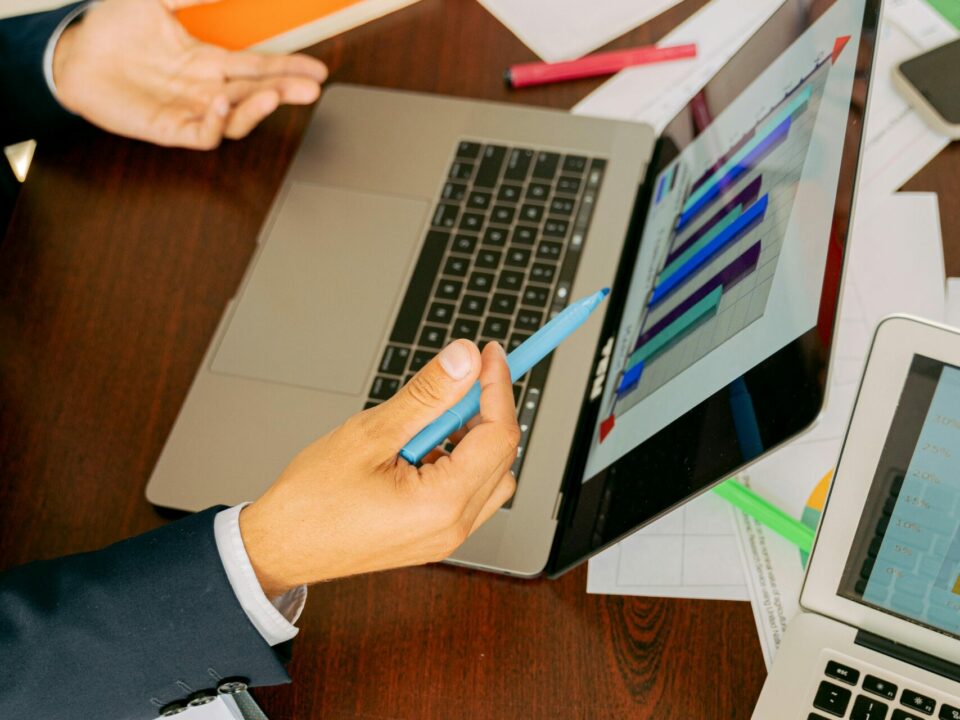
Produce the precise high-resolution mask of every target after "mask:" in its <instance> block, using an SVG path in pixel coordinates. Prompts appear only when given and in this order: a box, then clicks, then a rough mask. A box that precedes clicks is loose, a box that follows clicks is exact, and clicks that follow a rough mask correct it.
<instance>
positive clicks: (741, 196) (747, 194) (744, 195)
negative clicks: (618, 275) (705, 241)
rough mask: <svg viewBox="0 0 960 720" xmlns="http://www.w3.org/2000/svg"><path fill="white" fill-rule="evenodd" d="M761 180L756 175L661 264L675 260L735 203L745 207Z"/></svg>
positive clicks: (755, 193)
mask: <svg viewBox="0 0 960 720" xmlns="http://www.w3.org/2000/svg"><path fill="white" fill-rule="evenodd" d="M762 181H763V175H757V177H755V178H754V179H753V180H752V181H751V182H750V184H749V185H747V186H746V187H745V188H744V189H743V190H741V191H740V192H739V193H737V196H736V197H735V198H733V199H732V200H730V201H729V202H728V203H727V204H726V205H724V206H723V207H722V208H720V209H719V210H718V211H717V212H716V214H715V215H714V216H713V217H711V218H710V219H709V220H707V221H706V222H705V223H704V224H703V225H701V226H700V227H699V228H697V230H696V231H695V232H693V233H692V234H691V235H690V237H688V238H687V239H686V240H684V241H683V243H682V244H680V245H678V246H677V247H675V248H674V249H673V250H671V251H670V254H669V255H667V259H666V260H665V261H664V263H663V265H664V267H666V266H667V265H669V264H670V263H672V262H673V261H674V260H676V259H677V258H678V257H679V256H680V255H682V254H683V253H684V252H685V251H686V249H687V248H688V247H690V246H691V245H693V244H694V243H695V242H696V241H697V240H699V239H700V238H701V237H703V236H704V235H705V234H706V233H708V232H710V229H711V228H712V227H713V226H714V225H716V224H717V223H718V222H720V221H721V220H723V218H724V216H725V215H726V214H727V213H728V212H730V211H731V210H733V209H734V208H735V207H736V206H737V205H741V204H742V205H743V206H744V207H747V206H748V205H750V203H752V202H753V201H754V200H756V199H757V195H759V194H760V185H761V183H762Z"/></svg>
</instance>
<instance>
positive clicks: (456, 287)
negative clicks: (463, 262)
mask: <svg viewBox="0 0 960 720" xmlns="http://www.w3.org/2000/svg"><path fill="white" fill-rule="evenodd" d="M461 290H463V283H462V282H460V281H459V280H447V279H443V280H441V281H440V284H439V285H437V297H438V298H439V299H441V300H457V299H459V297H460V291H461ZM422 316H423V314H422V313H421V317H422ZM417 322H418V324H419V322H420V321H419V318H418V319H417ZM396 342H400V341H399V340H397V341H396Z"/></svg>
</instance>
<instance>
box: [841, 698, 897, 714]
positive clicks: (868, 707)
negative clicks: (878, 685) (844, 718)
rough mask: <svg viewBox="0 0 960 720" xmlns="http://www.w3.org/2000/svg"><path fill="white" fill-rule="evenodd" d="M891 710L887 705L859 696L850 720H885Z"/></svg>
mask: <svg viewBox="0 0 960 720" xmlns="http://www.w3.org/2000/svg"><path fill="white" fill-rule="evenodd" d="M888 710H889V708H888V707H887V704H886V703H882V702H880V701H879V700H877V699H875V698H871V697H867V696H866V695H858V696H857V699H856V701H855V702H854V703H853V710H851V711H850V720H885V718H886V717H887V712H888Z"/></svg>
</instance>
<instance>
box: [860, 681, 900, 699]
mask: <svg viewBox="0 0 960 720" xmlns="http://www.w3.org/2000/svg"><path fill="white" fill-rule="evenodd" d="M863 689H864V690H866V691H867V692H869V693H873V694H874V695H879V696H880V697H885V698H887V700H893V699H894V698H895V697H896V696H897V686H896V685H894V684H893V683H892V682H887V681H886V680H881V679H880V678H878V677H876V676H875V675H867V676H866V677H865V678H864V679H863Z"/></svg>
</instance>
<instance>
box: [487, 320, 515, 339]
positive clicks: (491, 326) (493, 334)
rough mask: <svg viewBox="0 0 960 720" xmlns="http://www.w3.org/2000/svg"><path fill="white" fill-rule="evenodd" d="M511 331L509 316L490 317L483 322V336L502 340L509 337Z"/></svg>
mask: <svg viewBox="0 0 960 720" xmlns="http://www.w3.org/2000/svg"><path fill="white" fill-rule="evenodd" d="M509 331H510V320H508V319H507V318H499V317H488V318H487V320H486V322H484V323H483V336H484V337H487V338H492V339H494V340H497V341H500V340H503V339H505V338H506V337H507V333H508V332H509Z"/></svg>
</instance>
